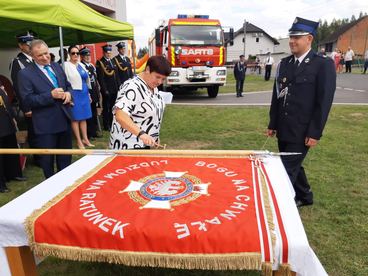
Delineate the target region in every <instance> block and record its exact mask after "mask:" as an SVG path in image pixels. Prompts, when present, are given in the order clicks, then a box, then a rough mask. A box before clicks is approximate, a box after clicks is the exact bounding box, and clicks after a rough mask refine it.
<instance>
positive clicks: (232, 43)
mask: <svg viewBox="0 0 368 276" xmlns="http://www.w3.org/2000/svg"><path fill="white" fill-rule="evenodd" d="M229 43H230V46H233V45H234V28H230V34H229Z"/></svg>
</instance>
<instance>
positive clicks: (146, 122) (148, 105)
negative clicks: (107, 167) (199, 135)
mask: <svg viewBox="0 0 368 276" xmlns="http://www.w3.org/2000/svg"><path fill="white" fill-rule="evenodd" d="M116 108H119V109H120V110H122V111H123V112H125V113H126V114H128V115H129V116H130V118H131V119H132V121H133V122H134V123H135V124H136V125H137V126H138V127H140V129H141V130H144V131H145V132H146V133H147V134H148V135H150V136H151V137H153V138H154V139H155V140H156V142H159V135H160V126H161V121H162V116H163V113H164V108H165V103H164V101H163V100H162V98H161V96H160V95H159V93H158V89H157V88H155V89H154V90H153V93H152V92H151V91H150V90H149V88H148V86H147V84H146V83H145V81H144V80H142V79H141V78H140V77H139V76H136V77H134V78H132V79H130V80H128V81H126V82H125V83H124V84H123V85H122V86H121V87H120V90H119V92H118V95H117V98H116V102H115V107H114V111H113V112H114V113H115V110H116ZM144 147H146V146H145V145H144V143H143V142H142V141H141V140H140V139H138V138H137V136H136V135H134V134H132V133H130V132H129V131H128V130H126V129H124V128H122V127H121V126H120V124H119V123H118V122H117V121H116V118H115V116H114V120H113V122H112V127H111V132H110V148H111V149H116V150H121V149H136V148H144Z"/></svg>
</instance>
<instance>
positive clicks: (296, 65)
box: [294, 59, 299, 72]
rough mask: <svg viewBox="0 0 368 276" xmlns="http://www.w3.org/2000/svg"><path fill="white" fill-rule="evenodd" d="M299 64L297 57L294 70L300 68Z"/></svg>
mask: <svg viewBox="0 0 368 276" xmlns="http://www.w3.org/2000/svg"><path fill="white" fill-rule="evenodd" d="M298 66H299V59H297V60H296V61H295V63H294V72H295V71H296V69H298Z"/></svg>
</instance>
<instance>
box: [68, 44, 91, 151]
mask: <svg viewBox="0 0 368 276" xmlns="http://www.w3.org/2000/svg"><path fill="white" fill-rule="evenodd" d="M68 53H69V57H70V61H66V62H65V64H64V65H65V68H64V71H65V74H66V76H67V78H68V81H69V82H70V84H71V85H72V88H73V90H72V91H71V92H72V96H73V103H74V105H73V107H72V116H73V118H72V119H73V120H72V129H73V133H74V136H75V138H76V140H77V145H78V148H79V149H84V148H85V146H87V147H94V145H93V144H91V142H90V141H89V139H88V135H87V122H86V120H87V119H89V118H91V117H92V111H91V104H90V103H91V98H90V96H89V91H88V89H89V88H91V82H90V79H89V76H88V72H87V71H86V70H85V68H84V67H83V65H82V64H81V63H80V60H79V55H80V54H79V49H78V47H77V46H75V45H73V46H70V47H69V49H68Z"/></svg>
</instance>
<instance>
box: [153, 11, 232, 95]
mask: <svg viewBox="0 0 368 276" xmlns="http://www.w3.org/2000/svg"><path fill="white" fill-rule="evenodd" d="M229 37H230V45H232V40H233V29H232V28H231V29H230V36H229ZM148 44H149V54H150V56H152V55H162V56H164V57H166V58H167V60H168V61H169V62H170V63H171V66H172V72H171V74H170V76H169V77H168V78H167V79H166V81H165V83H164V84H163V89H164V90H169V91H173V90H174V89H180V88H186V89H187V90H196V89H197V88H207V92H208V96H209V97H210V98H215V97H216V96H217V94H218V91H219V87H220V86H222V85H224V84H225V83H226V67H225V62H226V48H225V40H224V31H223V29H222V27H221V24H220V21H219V20H216V19H209V16H208V15H193V16H188V15H178V18H175V19H169V20H168V21H167V22H166V21H162V22H161V23H160V25H159V27H158V28H157V29H155V32H154V35H153V36H152V37H151V38H150V39H149V42H148Z"/></svg>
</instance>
